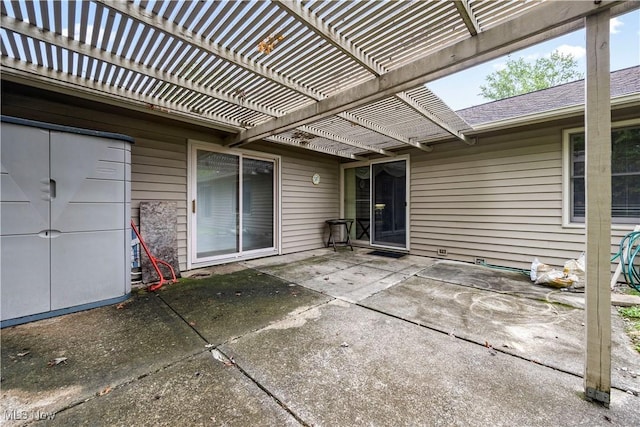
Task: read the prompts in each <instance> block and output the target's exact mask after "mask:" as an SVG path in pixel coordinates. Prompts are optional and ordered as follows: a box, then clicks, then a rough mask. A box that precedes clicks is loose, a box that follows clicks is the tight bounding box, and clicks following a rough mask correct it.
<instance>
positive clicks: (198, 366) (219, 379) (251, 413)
mask: <svg viewBox="0 0 640 427" xmlns="http://www.w3.org/2000/svg"><path fill="white" fill-rule="evenodd" d="M106 408H112V410H105V409H106ZM43 424H44V425H56V426H71V425H73V426H97V425H101V426H139V425H150V426H151V425H152V426H214V425H218V426H239V427H244V426H266V425H271V426H298V425H300V424H299V423H298V422H297V421H296V419H295V418H294V417H293V416H291V415H290V414H289V413H288V412H286V411H285V410H284V409H283V408H282V407H280V406H279V405H278V404H277V403H276V402H275V401H274V400H273V399H272V398H271V397H269V396H268V395H267V394H266V393H263V392H262V390H260V388H259V387H258V386H257V385H256V384H255V383H253V382H252V381H251V380H249V379H248V378H247V377H246V376H245V375H243V374H242V373H241V372H240V371H239V370H238V369H237V368H235V367H233V366H225V365H224V364H222V363H220V362H217V361H214V360H213V358H212V356H211V352H209V351H205V352H201V353H200V354H198V355H196V356H193V357H190V358H188V359H185V360H181V361H179V362H178V363H176V364H174V365H171V366H168V367H167V368H165V369H163V370H161V371H160V372H157V373H155V374H153V375H148V376H146V377H144V378H142V379H140V380H139V381H135V382H132V383H131V384H127V385H126V386H123V387H118V388H116V389H114V390H113V391H111V392H110V393H108V394H106V395H104V396H101V397H99V398H95V399H91V400H89V401H88V402H85V403H83V404H82V405H77V406H75V407H73V408H70V409H69V410H67V411H64V412H62V413H60V414H57V415H56V416H55V418H54V419H53V420H49V421H46V422H44V423H43Z"/></svg>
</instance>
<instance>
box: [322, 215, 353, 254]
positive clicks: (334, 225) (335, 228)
mask: <svg viewBox="0 0 640 427" xmlns="http://www.w3.org/2000/svg"><path fill="white" fill-rule="evenodd" d="M325 223H326V224H327V225H328V226H329V239H328V240H327V247H329V245H333V250H334V251H335V250H337V249H336V245H343V246H349V247H350V248H351V250H353V246H352V245H351V227H352V226H353V219H350V218H338V219H328V220H326V221H325ZM342 226H344V229H345V231H346V233H347V239H346V240H343V241H336V237H335V235H334V232H335V233H338V234H339V233H340V227H342Z"/></svg>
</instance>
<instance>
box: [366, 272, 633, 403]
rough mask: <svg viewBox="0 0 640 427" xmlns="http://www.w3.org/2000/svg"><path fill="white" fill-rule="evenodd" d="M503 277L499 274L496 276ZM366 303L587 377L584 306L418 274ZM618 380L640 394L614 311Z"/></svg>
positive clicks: (620, 385)
mask: <svg viewBox="0 0 640 427" xmlns="http://www.w3.org/2000/svg"><path fill="white" fill-rule="evenodd" d="M501 275H503V273H502V272H497V273H496V277H497V278H498V279H499V277H500V276H501ZM360 305H362V306H365V307H369V308H373V309H375V310H378V311H381V312H384V313H388V314H391V315H394V316H397V317H399V318H402V319H406V320H410V321H412V322H415V323H417V324H420V325H424V326H428V327H429V328H432V329H435V330H438V331H441V332H443V333H445V334H451V336H455V337H458V338H462V339H464V340H468V341H471V342H474V343H477V344H480V345H490V346H491V347H493V348H494V349H496V350H498V351H501V352H504V353H508V354H513V355H517V356H519V357H522V358H523V359H527V360H530V361H533V362H535V363H540V364H543V365H546V366H549V367H553V368H555V369H558V370H561V371H565V372H571V373H573V374H575V375H582V373H583V370H584V361H583V358H584V351H585V350H584V336H585V331H584V310H581V309H576V308H573V307H569V306H565V305H561V304H553V303H548V302H544V301H539V300H536V299H531V298H522V297H518V296H513V295H509V294H505V293H496V292H488V291H486V290H482V289H477V288H474V287H470V286H462V285H453V284H450V283H445V282H440V281H435V280H432V279H425V278H422V277H412V278H410V279H408V280H406V281H405V282H403V283H401V284H399V285H398V286H395V287H393V288H390V289H387V290H385V291H383V292H380V293H378V294H376V295H374V296H372V297H370V298H368V299H366V300H364V301H361V302H360ZM612 321H613V322H615V327H614V328H613V333H612V359H613V362H612V366H613V372H612V380H613V384H614V386H616V387H618V388H621V389H623V390H630V391H633V392H636V393H639V392H640V378H639V376H640V357H639V355H638V353H637V352H635V351H634V350H633V349H632V348H631V346H630V342H629V338H628V337H627V336H626V334H625V333H624V325H623V323H622V320H621V319H620V318H619V316H617V315H616V313H615V312H612Z"/></svg>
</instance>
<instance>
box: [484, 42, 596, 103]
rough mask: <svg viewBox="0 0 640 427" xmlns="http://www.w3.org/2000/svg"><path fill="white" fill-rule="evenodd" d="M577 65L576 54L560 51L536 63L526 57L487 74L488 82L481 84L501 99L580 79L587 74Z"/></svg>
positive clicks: (488, 93)
mask: <svg viewBox="0 0 640 427" xmlns="http://www.w3.org/2000/svg"><path fill="white" fill-rule="evenodd" d="M577 66H578V61H577V60H576V59H575V58H574V57H573V55H571V54H564V53H560V52H559V51H557V50H556V51H554V52H553V53H552V54H551V55H550V56H548V57H544V58H538V59H537V60H536V61H535V62H526V61H525V60H524V58H518V59H515V60H514V59H509V60H507V64H506V67H505V68H504V69H502V70H499V71H495V72H493V73H491V74H489V75H488V76H487V77H486V79H485V82H486V85H483V86H480V94H481V95H482V96H484V97H485V98H488V99H491V100H497V99H503V98H508V97H510V96H515V95H521V94H523V93H529V92H533V91H536V90H540V89H546V88H548V87H552V86H557V85H560V84H563V83H567V82H570V81H574V80H579V79H582V78H583V77H584V76H583V74H582V73H580V72H579V71H578V70H577Z"/></svg>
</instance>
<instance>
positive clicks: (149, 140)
mask: <svg viewBox="0 0 640 427" xmlns="http://www.w3.org/2000/svg"><path fill="white" fill-rule="evenodd" d="M6 86H9V89H7V87H6ZM87 103H88V101H82V102H80V103H79V104H75V103H74V102H73V100H71V102H70V100H69V99H66V98H65V97H64V96H58V95H51V94H49V95H48V96H46V97H44V96H37V94H34V93H32V90H31V89H29V90H26V91H25V92H24V93H23V92H22V91H20V90H17V89H14V90H12V86H11V85H4V82H3V93H2V114H4V115H9V116H16V117H22V118H28V119H32V120H39V121H43V122H49V123H56V124H62V125H67V126H75V127H80V128H86V129H94V130H101V131H107V132H117V133H121V134H125V135H128V136H131V137H133V138H135V144H134V145H133V146H132V147H131V181H132V182H131V188H132V191H131V199H132V200H131V202H132V203H131V217H132V218H133V219H134V221H135V222H136V224H138V218H139V206H140V202H141V201H145V200H162V201H174V202H175V203H176V205H177V218H176V220H177V228H178V259H179V263H180V269H181V270H186V268H187V141H188V140H189V139H194V140H198V141H204V142H211V143H221V138H222V137H223V135H221V134H219V133H216V131H214V130H208V129H205V128H202V127H197V126H190V125H186V124H182V123H179V122H176V121H172V120H162V119H158V118H155V117H151V118H150V119H149V120H146V119H145V118H144V115H141V114H127V112H126V111H117V110H116V109H114V108H112V107H109V108H106V109H103V108H102V107H103V106H101V105H99V104H94V103H91V104H87ZM244 148H247V149H253V150H257V151H266V152H270V153H274V154H278V155H280V156H282V157H281V171H282V185H281V188H282V193H283V194H282V251H283V253H290V252H296V251H303V250H309V249H316V248H320V247H322V246H323V245H324V240H323V238H324V220H325V219H327V218H331V217H337V216H338V215H339V188H338V176H339V162H338V160H337V159H334V158H331V157H329V156H326V155H322V154H316V153H312V154H307V153H305V152H302V150H297V149H294V148H288V147H281V146H276V145H274V144H266V143H259V144H251V145H250V146H247V147H244ZM314 173H319V174H320V175H321V176H322V182H321V184H320V185H318V186H314V185H313V184H312V183H311V176H312V175H313V174H314Z"/></svg>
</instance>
